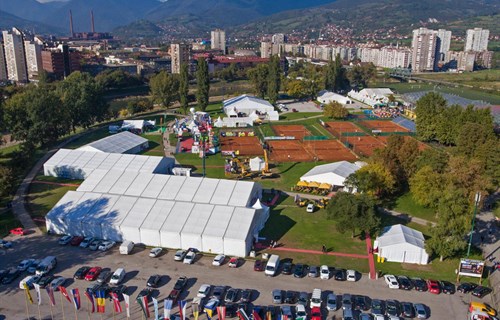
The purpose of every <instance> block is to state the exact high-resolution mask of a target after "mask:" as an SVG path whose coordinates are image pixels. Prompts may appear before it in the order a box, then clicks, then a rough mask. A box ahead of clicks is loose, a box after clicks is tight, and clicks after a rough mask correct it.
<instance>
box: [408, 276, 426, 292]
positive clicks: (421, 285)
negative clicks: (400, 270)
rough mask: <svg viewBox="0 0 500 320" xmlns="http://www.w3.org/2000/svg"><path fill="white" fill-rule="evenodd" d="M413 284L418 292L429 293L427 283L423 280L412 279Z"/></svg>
mask: <svg viewBox="0 0 500 320" xmlns="http://www.w3.org/2000/svg"><path fill="white" fill-rule="evenodd" d="M411 281H412V282H413V287H414V288H415V290H417V291H421V292H423V291H427V283H426V282H425V281H424V280H423V279H422V278H413V279H411Z"/></svg>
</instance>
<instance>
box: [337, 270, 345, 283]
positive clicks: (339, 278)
mask: <svg viewBox="0 0 500 320" xmlns="http://www.w3.org/2000/svg"><path fill="white" fill-rule="evenodd" d="M334 279H335V280H337V281H346V280H347V275H346V270H345V269H336V270H335V276H334Z"/></svg>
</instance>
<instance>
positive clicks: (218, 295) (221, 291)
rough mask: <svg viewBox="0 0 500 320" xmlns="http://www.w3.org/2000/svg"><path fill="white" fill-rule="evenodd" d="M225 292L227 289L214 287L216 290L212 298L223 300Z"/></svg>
mask: <svg viewBox="0 0 500 320" xmlns="http://www.w3.org/2000/svg"><path fill="white" fill-rule="evenodd" d="M224 292H226V287H224V286H216V287H214V290H213V291H212V297H213V298H217V299H219V300H221V299H222V297H223V296H224Z"/></svg>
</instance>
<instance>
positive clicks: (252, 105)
mask: <svg viewBox="0 0 500 320" xmlns="http://www.w3.org/2000/svg"><path fill="white" fill-rule="evenodd" d="M222 104H223V108H224V113H225V114H227V115H228V116H229V115H230V114H234V112H236V113H238V112H242V113H245V114H246V115H247V116H249V115H250V114H252V113H253V112H255V111H258V112H259V113H268V112H271V111H274V107H273V105H272V104H270V103H269V102H268V101H267V100H264V99H260V98H257V97H254V96H249V95H246V94H244V95H241V96H238V97H234V98H231V99H227V100H224V102H223V103H222Z"/></svg>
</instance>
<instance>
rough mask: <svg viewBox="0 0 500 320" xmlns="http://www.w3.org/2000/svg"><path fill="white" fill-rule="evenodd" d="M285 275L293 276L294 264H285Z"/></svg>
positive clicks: (283, 271)
mask: <svg viewBox="0 0 500 320" xmlns="http://www.w3.org/2000/svg"><path fill="white" fill-rule="evenodd" d="M281 273H283V274H292V263H291V262H285V263H283V270H282V271H281Z"/></svg>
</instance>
